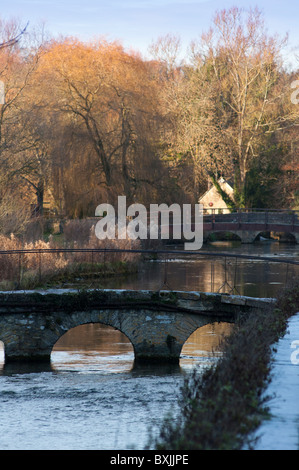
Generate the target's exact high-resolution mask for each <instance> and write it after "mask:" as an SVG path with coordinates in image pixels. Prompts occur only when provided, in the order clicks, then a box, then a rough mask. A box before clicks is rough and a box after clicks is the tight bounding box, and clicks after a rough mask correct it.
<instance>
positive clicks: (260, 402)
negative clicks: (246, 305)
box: [155, 284, 299, 450]
mask: <svg viewBox="0 0 299 470" xmlns="http://www.w3.org/2000/svg"><path fill="white" fill-rule="evenodd" d="M297 311H299V285H298V284H297V285H295V286H293V287H292V288H288V289H285V290H284V292H283V294H282V295H281V296H280V297H279V299H278V300H277V303H276V305H275V307H271V308H269V309H268V310H267V311H263V312H262V311H260V312H258V313H252V314H251V315H249V316H247V317H246V318H243V319H241V320H240V322H239V324H238V325H236V327H235V328H234V330H233V333H232V334H231V335H230V336H229V337H228V338H226V339H224V340H223V345H222V352H223V356H222V358H221V359H220V360H219V361H217V363H216V365H215V366H213V367H211V368H209V369H207V370H206V371H205V372H204V373H198V372H197V371H196V370H195V372H194V374H193V375H192V377H191V378H190V379H187V380H186V382H185V384H184V387H183V389H182V394H181V401H180V410H181V411H180V414H179V417H178V419H176V420H175V421H174V420H173V419H172V418H170V419H167V420H165V422H164V424H163V426H162V428H161V431H160V436H159V438H158V439H157V441H156V442H155V448H156V449H158V450H164V449H168V450H170V449H172V450H183V449H184V450H210V449H213V450H240V449H244V448H248V449H254V448H255V446H256V440H257V436H256V435H255V432H256V430H257V429H258V428H259V426H260V425H261V423H262V422H263V421H264V420H265V418H266V417H269V416H270V414H269V413H270V411H269V407H268V401H269V399H268V398H267V396H266V395H265V393H266V391H267V387H268V386H269V383H270V380H271V371H272V366H273V358H272V352H273V345H275V344H276V343H277V341H278V340H279V339H280V338H282V337H284V335H285V333H286V329H287V325H288V320H289V318H291V317H292V316H293V315H294V314H295V313H296V312H297Z"/></svg>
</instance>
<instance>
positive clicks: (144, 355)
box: [0, 289, 275, 363]
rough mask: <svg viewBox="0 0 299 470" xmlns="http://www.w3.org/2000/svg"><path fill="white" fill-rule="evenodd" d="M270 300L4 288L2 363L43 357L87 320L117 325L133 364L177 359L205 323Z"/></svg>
mask: <svg viewBox="0 0 299 470" xmlns="http://www.w3.org/2000/svg"><path fill="white" fill-rule="evenodd" d="M274 302H275V300H274V299H256V298H252V297H242V296H236V295H227V294H218V293H216V294H213V293H203V292H181V291H168V290H160V291H157V292H155V291H149V290H135V291H134V290H111V289H102V290H94V289H92V290H87V291H78V290H65V289H53V290H45V291H10V292H1V293H0V341H2V342H3V343H4V352H5V362H13V361H23V362H28V361H48V362H50V356H51V351H52V349H53V347H54V345H55V343H56V342H57V341H58V339H59V338H60V337H61V336H62V335H64V334H65V333H66V332H67V331H68V330H70V329H71V328H74V327H76V326H79V325H83V324H87V323H102V324H104V325H109V326H111V327H113V328H116V329H118V330H119V331H121V332H122V333H124V334H125V335H126V336H127V337H128V338H129V340H130V341H131V343H132V345H133V349H134V354H135V362H157V361H158V362H159V363H162V362H172V363H177V362H179V357H180V353H181V350H182V347H183V345H184V343H185V342H186V341H187V339H188V338H189V336H190V335H191V334H192V333H193V332H194V331H195V330H196V329H197V328H199V327H201V326H204V325H206V324H208V323H215V322H229V323H234V322H236V321H237V320H238V319H239V318H240V315H244V314H248V312H249V311H251V310H252V309H262V308H265V307H267V306H269V305H271V304H273V303H274Z"/></svg>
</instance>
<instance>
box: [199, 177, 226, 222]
mask: <svg viewBox="0 0 299 470" xmlns="http://www.w3.org/2000/svg"><path fill="white" fill-rule="evenodd" d="M218 183H219V185H220V187H221V188H222V189H223V190H224V191H225V192H226V194H228V195H229V196H230V197H231V198H233V196H234V190H233V188H232V187H231V185H230V184H229V183H228V182H227V181H226V180H225V179H224V178H223V177H221V178H220V179H219V180H218ZM198 203H199V204H202V205H203V209H204V212H206V213H208V214H209V213H213V212H214V213H216V214H218V213H223V212H224V213H227V212H230V209H229V208H228V206H227V205H226V203H225V202H224V201H223V199H222V197H221V195H220V194H219V193H218V191H217V189H216V187H215V186H214V185H213V186H211V188H210V189H208V190H207V191H206V192H205V193H204V194H203V195H202V196H201V197H200V198H199V200H198Z"/></svg>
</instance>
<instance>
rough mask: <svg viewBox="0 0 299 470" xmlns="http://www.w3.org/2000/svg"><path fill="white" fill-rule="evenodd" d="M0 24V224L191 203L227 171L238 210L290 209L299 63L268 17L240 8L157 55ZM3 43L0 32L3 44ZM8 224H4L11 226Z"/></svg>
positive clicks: (158, 46) (155, 49)
mask: <svg viewBox="0 0 299 470" xmlns="http://www.w3.org/2000/svg"><path fill="white" fill-rule="evenodd" d="M20 30H22V28H20V27H19V26H18V25H17V24H16V23H14V22H10V23H5V22H2V23H0V33H1V34H2V43H3V44H10V47H3V48H2V49H0V80H2V81H3V82H4V83H5V95H6V100H5V104H4V105H2V106H1V112H0V230H1V233H3V234H4V235H6V236H8V237H9V236H10V233H11V232H14V233H16V234H18V233H20V234H21V233H22V232H24V229H25V226H26V223H25V222H26V221H27V220H28V219H30V218H31V217H32V215H35V216H42V215H43V211H44V208H45V207H48V208H50V210H51V213H52V215H56V216H57V217H64V218H74V219H75V218H85V217H88V216H89V217H90V216H94V213H95V209H96V207H97V205H98V204H101V203H102V202H109V203H112V204H113V203H115V201H116V199H117V196H119V195H126V196H127V202H128V204H130V203H132V202H139V203H142V204H145V205H148V204H150V203H161V202H164V203H168V204H170V203H174V202H178V203H187V202H192V203H194V202H197V200H198V197H199V196H200V195H201V194H202V193H203V192H204V191H205V190H206V189H207V186H208V184H209V183H211V182H215V181H216V180H217V178H218V177H219V176H224V177H225V178H226V179H228V180H230V181H231V182H232V184H233V185H234V190H235V201H234V204H235V205H237V206H241V207H242V206H251V207H287V208H292V207H295V204H296V203H295V201H296V198H297V196H296V194H297V193H298V178H297V177H296V174H295V173H296V172H297V170H296V168H297V164H298V133H297V128H298V107H296V106H295V105H294V104H292V103H291V100H290V96H291V93H292V91H293V90H292V89H291V83H292V82H293V81H294V80H295V79H297V78H298V72H297V71H296V70H293V71H287V70H286V69H285V68H284V65H283V62H282V59H281V56H282V51H283V47H284V38H283V39H279V38H278V36H273V37H271V36H269V35H268V34H267V32H266V29H265V27H264V20H263V17H262V14H261V13H260V12H259V11H258V10H257V9H255V10H250V11H249V12H245V11H243V10H241V9H238V8H236V7H234V8H231V9H229V10H223V11H221V12H218V13H217V14H216V15H215V18H214V20H213V22H212V25H211V28H210V30H208V32H207V33H205V34H203V35H202V37H201V38H200V40H199V41H197V42H194V43H193V44H192V45H191V49H190V50H191V54H190V56H189V57H186V58H183V59H180V60H179V58H178V57H179V56H178V54H179V48H180V42H179V40H178V38H176V37H174V36H171V35H166V36H165V37H161V38H158V40H157V41H156V42H155V43H154V44H153V45H152V46H151V53H152V57H153V58H152V60H151V59H150V60H149V59H144V58H142V57H141V55H140V54H139V53H138V52H134V51H126V50H125V49H124V47H123V46H122V45H121V44H120V43H118V42H109V41H106V40H104V39H98V40H95V41H93V42H89V43H85V42H81V41H79V40H78V39H77V38H63V39H59V40H57V39H56V40H54V39H51V38H50V39H47V40H45V39H44V37H43V35H41V34H39V33H38V32H36V31H34V32H33V31H32V32H31V33H30V31H29V32H27V33H28V34H27V36H26V38H24V39H22V38H21V40H20V41H17V42H14V40H13V38H14V37H18V32H20ZM0 42H1V41H0ZM8 220H9V221H10V222H9V224H8Z"/></svg>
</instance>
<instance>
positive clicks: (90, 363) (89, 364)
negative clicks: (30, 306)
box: [51, 323, 231, 373]
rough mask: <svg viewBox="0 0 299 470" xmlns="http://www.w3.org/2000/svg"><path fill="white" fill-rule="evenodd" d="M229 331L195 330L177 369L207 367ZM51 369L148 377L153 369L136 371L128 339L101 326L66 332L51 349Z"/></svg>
mask: <svg viewBox="0 0 299 470" xmlns="http://www.w3.org/2000/svg"><path fill="white" fill-rule="evenodd" d="M230 330H231V325H230V324H227V323H214V324H211V325H206V326H204V327H202V328H199V329H198V330H196V331H195V332H194V333H193V334H192V335H191V336H190V337H189V339H188V341H187V342H186V343H185V345H184V347H183V349H182V353H181V358H180V367H181V368H182V369H187V368H189V367H191V366H194V365H195V364H202V365H205V364H207V363H208V362H209V363H210V361H211V360H212V358H213V357H217V355H219V351H218V349H219V342H220V341H221V339H222V337H223V335H227V334H229V332H230ZM51 365H52V368H53V370H57V371H65V370H74V371H77V372H81V373H87V372H89V373H90V372H95V371H98V372H101V373H111V372H115V373H123V372H129V371H132V370H133V369H134V370H135V372H136V369H137V370H139V372H140V371H141V370H143V371H145V370H146V369H150V370H151V373H152V370H153V369H154V368H155V367H154V366H150V367H149V368H148V367H146V366H138V367H137V368H136V367H135V365H134V351H133V346H132V344H131V343H130V341H129V339H128V338H127V337H126V336H125V335H124V334H123V333H121V332H120V331H118V330H115V329H113V328H112V327H109V326H106V325H101V324H87V325H81V326H78V327H76V328H73V329H72V330H70V331H68V332H67V333H66V334H65V335H64V336H62V337H61V338H60V340H59V341H58V342H57V343H56V345H55V347H54V348H53V351H52V354H51ZM159 367H160V366H159ZM167 368H168V369H169V367H168V366H167ZM169 370H170V369H169ZM171 370H172V368H171ZM176 370H177V368H176Z"/></svg>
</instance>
